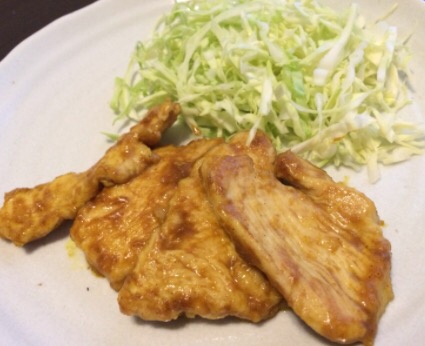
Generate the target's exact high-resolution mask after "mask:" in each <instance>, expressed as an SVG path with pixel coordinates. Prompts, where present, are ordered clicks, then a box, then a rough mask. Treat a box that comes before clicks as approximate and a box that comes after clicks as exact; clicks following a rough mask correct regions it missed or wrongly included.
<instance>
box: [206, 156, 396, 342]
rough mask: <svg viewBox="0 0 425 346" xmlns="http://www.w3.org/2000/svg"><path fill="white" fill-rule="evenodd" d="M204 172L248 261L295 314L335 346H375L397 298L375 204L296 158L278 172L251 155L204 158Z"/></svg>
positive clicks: (280, 163) (284, 161) (285, 159)
mask: <svg viewBox="0 0 425 346" xmlns="http://www.w3.org/2000/svg"><path fill="white" fill-rule="evenodd" d="M200 171H201V175H202V179H203V184H204V187H205V190H206V194H207V196H208V198H209V200H210V202H211V205H212V206H213V209H214V211H215V213H216V214H217V215H218V216H219V217H220V220H221V222H222V224H223V225H224V228H225V230H226V231H227V232H228V234H229V235H230V237H231V238H232V240H233V241H234V242H235V244H236V247H237V248H238V250H239V251H240V253H241V255H243V257H244V258H245V259H246V260H247V261H248V262H249V263H253V264H255V265H256V266H257V267H258V268H260V269H261V270H262V271H263V272H264V273H265V274H266V275H267V277H268V278H269V280H270V281H271V282H272V283H273V284H274V285H275V287H276V288H277V289H278V290H279V292H280V293H281V294H282V295H283V296H284V298H285V299H286V301H287V303H288V305H289V306H290V307H291V308H292V309H293V310H294V312H295V313H296V314H297V315H298V316H299V317H300V318H301V319H302V320H304V321H305V322H306V323H307V324H308V325H309V326H310V327H312V328H313V329H314V330H315V331H316V332H318V333H319V334H321V335H322V336H324V337H326V338H328V339H329V340H332V341H336V342H340V343H353V342H356V341H361V342H363V343H365V344H367V345H371V344H372V343H373V340H374V336H375V333H376V329H377V323H378V320H379V318H380V316H381V314H382V312H383V311H384V309H385V307H386V305H387V304H388V302H389V301H390V300H391V299H392V297H393V293H392V288H391V281H390V266H391V252H390V251H391V250H390V244H389V242H388V241H387V240H386V239H385V238H384V237H383V235H382V231H381V227H380V222H379V218H378V215H377V212H376V209H375V206H374V204H373V202H372V201H371V200H370V199H368V198H367V197H366V196H365V195H363V194H362V193H360V192H358V191H356V190H354V189H352V188H349V187H347V186H345V185H343V184H337V183H335V182H333V181H332V179H331V178H330V177H329V176H328V175H327V174H326V173H325V172H323V171H322V170H320V169H319V168H317V167H314V166H313V165H311V164H309V163H307V162H306V161H304V160H302V159H300V158H298V157H296V156H295V155H294V154H292V153H291V152H287V153H284V154H281V155H279V156H278V158H277V161H276V173H275V172H274V171H273V170H269V169H264V168H263V167H259V166H258V165H256V164H255V162H253V160H252V159H251V158H250V157H249V156H243V155H240V156H217V157H208V158H205V160H204V161H203V164H202V167H201V170H200ZM275 174H276V175H277V176H278V177H279V178H280V179H282V180H283V181H284V182H285V183H286V184H288V185H289V184H292V185H293V186H288V185H285V184H282V183H281V182H280V181H279V180H278V179H277V178H276V176H275Z"/></svg>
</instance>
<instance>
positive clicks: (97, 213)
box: [70, 139, 222, 290]
mask: <svg viewBox="0 0 425 346" xmlns="http://www.w3.org/2000/svg"><path fill="white" fill-rule="evenodd" d="M221 142H222V140H220V139H215V140H196V141H193V142H191V143H190V144H188V145H187V146H182V147H175V146H165V147H160V148H158V149H155V150H154V154H155V156H156V157H158V158H159V161H158V162H157V163H155V164H153V165H151V166H150V167H148V168H147V169H146V170H144V171H143V172H142V173H141V174H139V175H138V176H136V177H135V178H133V179H132V180H130V181H129V182H127V183H125V184H121V185H114V186H111V187H109V188H105V189H103V190H102V191H101V192H100V193H99V194H98V195H97V196H96V197H95V198H94V199H92V200H91V201H89V202H88V203H86V204H85V205H84V206H83V207H82V208H81V209H80V210H79V212H78V214H77V216H76V218H75V220H74V223H73V225H72V227H71V231H70V232H71V237H72V239H73V240H74V242H75V243H76V245H77V246H78V247H80V248H81V249H82V250H83V252H84V254H85V256H86V259H87V261H88V263H89V264H90V265H91V266H92V267H93V268H94V269H95V270H96V271H97V272H98V273H100V274H101V275H103V276H105V277H106V278H107V279H108V280H109V282H110V284H111V286H112V287H113V288H115V289H116V290H119V289H120V288H121V285H122V283H123V281H124V279H125V278H126V277H127V275H128V274H129V273H130V272H131V271H132V269H133V267H134V266H135V264H136V261H137V258H138V256H139V253H140V251H141V250H142V249H143V248H144V247H145V245H146V243H147V242H148V240H149V238H150V237H151V235H152V232H153V230H154V229H155V228H157V227H159V225H160V224H161V223H162V221H163V219H164V218H165V217H166V215H167V213H168V203H169V200H170V198H171V197H172V196H173V194H174V192H175V189H176V187H177V184H178V182H179V181H180V180H181V179H183V178H184V177H187V176H188V175H189V173H190V169H191V167H192V165H193V164H194V162H195V161H196V160H197V159H198V158H199V157H201V156H202V155H204V154H205V153H206V152H207V151H208V150H209V149H211V148H212V147H214V146H216V145H218V144H219V143H221Z"/></svg>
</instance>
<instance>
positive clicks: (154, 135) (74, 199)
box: [0, 102, 180, 246]
mask: <svg viewBox="0 0 425 346" xmlns="http://www.w3.org/2000/svg"><path fill="white" fill-rule="evenodd" d="M179 112H180V106H179V105H177V104H174V103H171V102H165V103H164V104H162V105H161V106H159V107H156V108H154V109H152V110H151V111H150V112H149V113H148V114H147V116H146V117H145V118H144V119H143V120H142V121H141V122H140V123H139V124H137V125H135V126H133V127H132V128H131V129H130V131H129V132H128V133H126V134H124V135H123V136H122V137H121V138H120V139H119V141H118V142H117V143H116V144H115V145H114V146H113V147H111V148H110V149H109V150H108V151H107V152H106V153H105V155H104V156H103V157H102V158H101V159H100V160H99V161H98V162H97V163H96V164H95V165H94V166H93V167H92V168H90V169H88V170H87V171H85V172H83V173H68V174H65V175H62V176H59V177H57V178H56V179H54V180H53V181H51V182H49V183H45V184H41V185H38V186H36V187H34V188H20V189H15V190H13V191H11V192H9V193H6V194H5V201H4V205H3V207H2V208H1V209H0V236H1V237H2V238H6V239H9V240H11V241H12V242H14V243H15V244H16V245H20V246H21V245H24V244H26V243H28V242H30V241H33V240H35V239H38V238H41V237H44V236H45V235H47V234H48V233H50V232H51V231H53V230H54V229H55V228H56V227H57V226H59V224H61V223H62V222H63V221H64V220H66V219H73V218H74V217H75V215H76V213H77V211H78V209H79V208H80V207H81V206H83V205H84V204H85V203H86V202H87V201H89V200H90V199H91V198H92V197H93V196H95V195H96V194H97V193H98V192H99V190H100V189H101V187H102V185H108V186H109V185H113V184H122V183H124V182H126V181H128V180H130V179H131V178H132V177H134V176H136V175H138V174H139V173H140V172H142V171H143V170H144V169H145V168H146V167H147V166H149V165H151V164H152V163H154V162H157V161H158V157H157V156H156V155H154V154H153V153H152V151H151V150H150V148H149V147H148V146H147V145H146V144H144V143H147V144H149V145H153V144H156V143H158V142H159V140H160V138H161V134H162V132H164V131H165V130H166V129H167V128H168V127H170V126H171V124H173V123H174V121H175V120H176V117H177V115H178V113H179Z"/></svg>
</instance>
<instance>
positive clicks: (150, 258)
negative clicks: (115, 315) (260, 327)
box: [118, 133, 282, 322]
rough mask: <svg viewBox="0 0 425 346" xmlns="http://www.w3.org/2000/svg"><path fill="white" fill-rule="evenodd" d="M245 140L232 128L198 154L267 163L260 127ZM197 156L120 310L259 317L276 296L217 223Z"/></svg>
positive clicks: (148, 315)
mask: <svg viewBox="0 0 425 346" xmlns="http://www.w3.org/2000/svg"><path fill="white" fill-rule="evenodd" d="M247 139H248V134H247V133H241V134H238V135H236V136H235V137H233V138H232V140H231V141H230V143H224V144H222V145H219V146H217V147H214V148H212V149H211V150H210V151H209V152H208V153H207V154H206V155H205V156H204V157H210V156H212V157H215V156H216V155H223V154H227V155H237V154H242V153H244V154H247V155H250V156H251V157H252V158H253V160H255V161H256V162H258V164H259V165H262V166H265V167H269V169H272V167H273V163H274V154H275V153H274V149H273V147H272V145H271V143H270V142H269V141H268V139H267V137H266V136H264V135H263V134H262V133H259V135H258V136H257V137H256V138H254V140H253V141H252V143H251V144H250V145H247ZM202 160H203V158H201V159H200V160H198V162H197V163H196V164H195V166H194V167H193V168H192V171H191V174H190V176H189V177H187V178H185V179H182V180H181V181H180V182H179V184H178V187H177V190H176V192H175V194H174V195H173V197H172V198H171V200H170V204H169V207H168V212H167V214H166V218H165V220H164V222H163V223H162V225H161V226H160V227H158V228H157V229H156V230H155V231H154V233H153V236H152V238H151V240H150V241H149V243H148V245H147V246H146V247H145V248H144V249H143V250H142V251H141V253H140V256H139V259H138V263H137V266H136V267H135V269H134V270H133V271H132V272H131V273H130V275H129V276H128V277H127V278H126V280H125V282H124V285H123V287H122V288H121V290H120V291H119V295H118V301H119V305H120V308H121V311H122V312H124V313H125V314H129V315H136V316H139V317H140V318H142V319H143V320H154V321H169V320H174V319H176V318H178V317H179V316H181V315H185V316H188V317H194V316H201V317H203V318H208V319H219V318H224V317H226V316H236V317H239V318H242V319H247V320H250V321H254V322H258V321H260V320H263V319H266V318H268V317H271V316H273V315H274V314H275V313H276V312H277V311H278V310H279V308H280V307H281V303H282V297H281V295H280V294H279V293H278V292H277V291H276V290H275V289H274V288H273V287H272V286H271V284H270V282H269V281H268V280H267V279H266V278H265V277H264V275H263V274H262V273H261V272H260V271H259V270H258V269H256V268H254V267H253V266H251V265H249V264H247V263H246V262H245V261H244V260H243V259H242V258H241V257H240V255H239V254H238V253H237V252H236V250H235V247H234V244H233V243H232V241H231V240H230V238H229V237H228V236H227V234H226V233H225V232H224V230H223V229H222V227H221V226H220V224H219V221H218V218H217V217H216V215H215V214H214V212H213V210H212V209H211V206H210V205H209V202H208V200H207V199H206V196H205V194H204V191H203V187H202V184H201V180H200V177H199V172H198V171H199V166H200V164H201V162H202Z"/></svg>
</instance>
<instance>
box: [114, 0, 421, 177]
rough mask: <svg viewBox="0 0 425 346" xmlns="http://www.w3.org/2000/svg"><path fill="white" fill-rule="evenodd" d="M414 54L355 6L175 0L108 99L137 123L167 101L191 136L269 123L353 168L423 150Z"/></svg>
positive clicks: (320, 157) (286, 145) (315, 157)
mask: <svg viewBox="0 0 425 346" xmlns="http://www.w3.org/2000/svg"><path fill="white" fill-rule="evenodd" d="M409 60H410V52H409V50H408V48H407V47H406V45H405V44H404V43H403V42H399V40H398V37H397V28H396V27H394V26H391V25H388V24H386V23H385V22H384V21H379V22H378V23H376V24H375V25H373V26H369V25H367V24H366V23H365V20H364V19H363V17H361V16H360V15H359V13H358V8H357V6H356V5H355V4H353V5H351V7H349V8H348V9H346V10H345V11H344V12H342V13H341V12H336V11H334V10H332V9H330V8H328V7H324V6H322V5H320V4H318V3H317V2H316V1H314V0H297V1H295V0H286V1H285V0H232V1H229V0H200V1H184V2H176V3H175V4H174V6H173V8H172V9H171V11H170V12H169V13H167V14H166V15H164V16H163V17H162V18H161V19H160V21H159V23H158V25H157V27H156V28H155V30H154V33H153V36H152V38H151V39H150V40H149V41H147V42H139V43H138V44H137V46H136V48H135V51H134V54H133V56H132V58H131V61H130V65H129V68H128V71H127V73H126V75H125V76H124V77H122V78H117V79H116V86H115V92H114V96H113V99H112V101H111V106H112V108H113V109H114V110H115V112H116V113H117V114H118V119H122V118H125V119H128V118H130V119H135V120H138V119H140V118H141V117H143V116H144V114H145V113H146V110H147V109H149V108H150V107H152V106H154V105H157V104H159V103H161V102H163V101H164V99H166V98H171V99H172V100H175V101H177V102H179V103H180V104H181V107H182V115H181V120H182V121H184V122H185V123H186V124H187V125H188V126H189V127H190V129H191V130H192V131H193V133H194V134H196V135H202V136H205V137H216V136H224V137H228V136H230V135H232V134H233V133H235V132H237V131H240V130H250V131H251V134H252V135H253V134H254V133H255V131H256V130H257V129H261V130H263V131H265V132H266V133H267V134H268V135H269V137H270V138H271V139H272V141H273V143H274V145H275V147H276V148H277V149H278V151H282V150H286V149H291V150H293V151H294V152H296V153H297V154H299V155H301V156H303V157H304V158H306V159H309V160H311V161H313V162H314V163H316V164H317V165H319V166H324V165H327V164H333V165H335V166H341V165H344V166H348V167H351V168H354V169H358V168H359V167H361V166H364V165H366V166H367V168H368V172H369V177H370V180H371V181H376V180H378V179H379V169H378V166H379V165H378V164H379V163H383V164H392V163H396V162H400V161H404V160H406V159H408V158H410V157H411V156H412V155H415V154H421V153H422V152H423V151H424V148H425V137H424V130H423V129H422V128H420V127H419V126H418V124H416V123H414V122H412V121H407V120H406V119H403V118H402V117H401V116H400V115H399V113H400V112H399V111H400V110H401V109H402V108H403V107H405V106H406V105H407V104H409V103H410V102H411V99H410V96H409V91H408V88H407V86H406V82H407V76H408V74H409V70H408V63H409Z"/></svg>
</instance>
